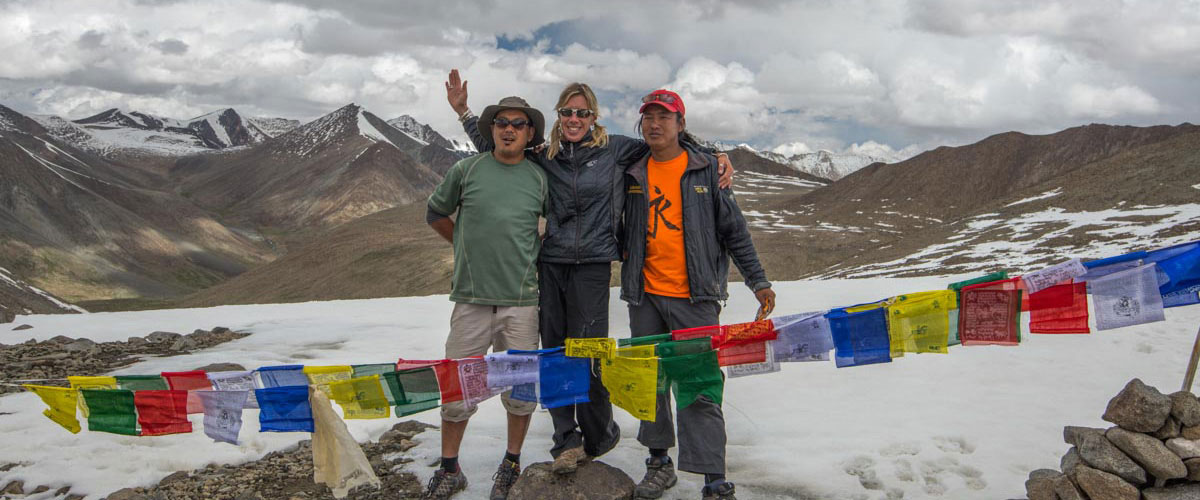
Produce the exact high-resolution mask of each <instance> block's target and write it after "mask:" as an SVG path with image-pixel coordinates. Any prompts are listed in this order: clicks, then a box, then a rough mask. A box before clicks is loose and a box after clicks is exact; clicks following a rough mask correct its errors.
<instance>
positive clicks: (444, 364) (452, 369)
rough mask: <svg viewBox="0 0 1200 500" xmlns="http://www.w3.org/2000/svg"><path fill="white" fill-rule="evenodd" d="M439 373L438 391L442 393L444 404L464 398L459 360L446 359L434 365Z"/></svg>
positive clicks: (435, 370)
mask: <svg viewBox="0 0 1200 500" xmlns="http://www.w3.org/2000/svg"><path fill="white" fill-rule="evenodd" d="M433 372H434V373H436V374H437V381H438V391H440V392H441V393H442V404H446V403H453V402H455V401H462V400H463V393H462V382H459V379H458V360H457V359H445V360H442V361H441V362H440V363H438V364H436V365H433Z"/></svg>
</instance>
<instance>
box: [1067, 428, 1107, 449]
mask: <svg viewBox="0 0 1200 500" xmlns="http://www.w3.org/2000/svg"><path fill="white" fill-rule="evenodd" d="M1084 434H1099V435H1103V434H1104V429H1101V428H1098V427H1079V426H1075V425H1068V426H1066V427H1063V441H1064V442H1066V443H1067V444H1069V445H1071V446H1079V438H1080V437H1082V436H1083V435H1084Z"/></svg>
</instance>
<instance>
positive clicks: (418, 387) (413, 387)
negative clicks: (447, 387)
mask: <svg viewBox="0 0 1200 500" xmlns="http://www.w3.org/2000/svg"><path fill="white" fill-rule="evenodd" d="M383 378H384V379H385V380H388V388H390V389H391V390H392V391H393V392H392V399H393V400H394V401H395V402H396V416H397V417H404V416H408V415H412V414H415V413H420V412H423V411H426V410H431V409H434V408H437V407H438V400H439V398H440V397H441V390H440V389H439V388H438V378H437V374H436V373H435V372H434V371H433V367H432V366H426V367H423V368H413V369H409V370H398V371H394V372H391V373H385V374H383Z"/></svg>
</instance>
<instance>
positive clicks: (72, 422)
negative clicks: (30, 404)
mask: <svg viewBox="0 0 1200 500" xmlns="http://www.w3.org/2000/svg"><path fill="white" fill-rule="evenodd" d="M22 387H24V388H25V389H26V390H28V391H33V393H34V394H37V396H38V397H39V398H41V399H42V402H43V403H46V407H47V408H46V409H45V410H42V415H45V416H46V418H48V419H50V420H52V421H53V422H54V423H56V424H58V425H61V426H62V427H63V428H64V429H66V430H68V431H71V434H78V433H79V429H80V426H79V419H77V418H75V405H76V404H77V403H76V401H78V400H79V392H78V391H76V390H75V389H72V388H70V387H51V386H48V385H30V384H25V385H23V386H22Z"/></svg>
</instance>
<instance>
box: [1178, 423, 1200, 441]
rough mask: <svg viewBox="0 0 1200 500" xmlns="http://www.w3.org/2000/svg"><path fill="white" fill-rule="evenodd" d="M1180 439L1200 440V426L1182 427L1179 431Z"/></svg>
mask: <svg viewBox="0 0 1200 500" xmlns="http://www.w3.org/2000/svg"><path fill="white" fill-rule="evenodd" d="M1179 437H1181V438H1184V439H1200V425H1194V426H1191V427H1181V428H1180V429H1179Z"/></svg>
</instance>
